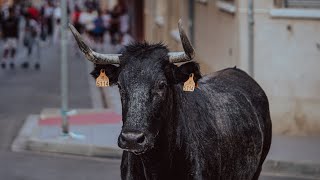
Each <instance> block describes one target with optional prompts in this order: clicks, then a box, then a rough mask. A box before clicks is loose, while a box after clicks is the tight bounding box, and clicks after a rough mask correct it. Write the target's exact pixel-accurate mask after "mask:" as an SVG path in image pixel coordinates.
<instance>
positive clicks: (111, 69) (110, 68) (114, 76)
mask: <svg viewBox="0 0 320 180" xmlns="http://www.w3.org/2000/svg"><path fill="white" fill-rule="evenodd" d="M101 69H104V70H105V72H106V75H107V76H108V78H109V83H110V85H111V86H112V85H115V84H116V83H117V81H118V76H119V69H120V68H119V67H118V66H115V65H111V64H106V65H104V64H103V65H102V64H95V65H94V69H93V71H92V72H91V73H90V74H91V75H92V77H93V78H94V79H97V77H99V75H100V71H101Z"/></svg>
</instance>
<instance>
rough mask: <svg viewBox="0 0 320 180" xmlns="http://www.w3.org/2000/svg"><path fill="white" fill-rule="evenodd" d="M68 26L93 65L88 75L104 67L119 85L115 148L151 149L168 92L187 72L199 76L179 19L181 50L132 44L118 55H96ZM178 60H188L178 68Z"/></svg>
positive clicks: (138, 151) (164, 114) (139, 151)
mask: <svg viewBox="0 0 320 180" xmlns="http://www.w3.org/2000/svg"><path fill="white" fill-rule="evenodd" d="M70 28H71V31H72V33H73V35H74V36H75V39H76V40H77V43H78V45H79V48H80V50H81V51H82V52H83V53H84V55H85V56H86V58H87V59H88V60H89V61H91V62H93V63H94V64H95V70H94V71H93V72H92V73H91V74H92V75H93V76H94V77H95V78H97V77H98V75H99V72H100V70H101V69H105V72H106V74H107V76H108V77H109V79H110V84H111V85H112V84H117V85H118V87H119V91H120V95H121V102H122V117H123V126H122V131H121V134H120V136H119V139H118V145H119V147H120V148H122V149H125V150H128V151H131V152H134V153H135V154H142V153H144V152H146V151H147V150H148V149H151V148H152V147H153V146H154V144H155V142H156V140H157V136H158V134H159V132H160V131H161V129H162V128H163V127H164V125H163V124H165V123H166V122H165V121H166V120H167V119H166V117H167V116H168V113H170V109H168V108H170V107H171V106H170V105H169V104H168V102H172V92H173V91H176V90H177V89H178V90H180V91H181V84H182V83H183V82H185V81H186V80H187V79H188V78H189V75H190V73H194V74H195V80H196V81H197V79H199V78H200V76H201V75H200V71H199V66H198V64H197V63H195V62H188V61H191V60H192V59H193V58H194V55H195V53H194V49H193V47H192V45H191V43H190V41H189V39H188V37H187V36H186V34H185V32H184V30H183V28H182V25H181V20H180V21H179V32H180V38H181V42H182V46H183V49H184V52H172V53H170V52H168V49H167V48H166V47H165V46H163V45H162V44H152V45H150V44H147V43H135V44H131V45H129V46H127V47H126V49H125V50H124V52H123V53H122V54H99V53H97V52H94V51H93V50H91V49H90V48H89V47H88V46H87V45H86V44H85V43H84V41H83V40H82V38H81V36H80V34H79V33H78V32H77V31H76V30H75V28H74V27H73V26H71V25H70ZM182 62H188V63H185V64H183V65H181V66H179V67H178V66H176V65H175V64H174V63H182ZM179 87H180V88H179Z"/></svg>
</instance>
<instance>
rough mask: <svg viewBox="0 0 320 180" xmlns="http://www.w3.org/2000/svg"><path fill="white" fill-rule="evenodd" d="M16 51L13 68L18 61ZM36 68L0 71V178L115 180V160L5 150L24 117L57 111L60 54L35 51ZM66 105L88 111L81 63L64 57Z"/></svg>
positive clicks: (54, 50)
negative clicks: (66, 66)
mask: <svg viewBox="0 0 320 180" xmlns="http://www.w3.org/2000/svg"><path fill="white" fill-rule="evenodd" d="M21 53H23V51H22V49H21V48H20V49H19V51H18V59H17V64H19V63H21V62H22V61H23V60H24V59H22V58H24V55H23V54H21ZM40 63H41V69H40V71H36V70H34V68H33V66H31V67H30V68H29V69H22V68H21V67H20V65H19V66H18V65H16V67H15V69H14V70H11V69H9V68H7V69H1V70H0V83H1V85H0V107H1V108H0V162H1V163H0V179H5V180H19V179H21V180H44V179H46V180H57V179H68V180H73V179H74V180H75V179H77V180H87V179H90V180H101V179H110V180H115V179H120V178H119V177H120V175H119V166H120V161H119V160H109V159H101V158H85V157H80V156H67V155H56V154H40V153H31V152H30V153H29V152H28V153H14V152H10V145H11V143H12V141H13V139H14V138H15V136H16V135H17V133H18V131H19V129H20V127H21V126H22V123H23V121H24V120H25V118H26V117H27V115H29V114H32V113H33V114H39V113H40V111H41V110H42V109H43V108H45V107H49V108H50V107H52V108H58V107H60V71H59V69H60V53H59V51H58V49H57V48H55V47H54V46H52V45H50V46H48V47H45V48H42V50H41V61H40ZM69 65H70V66H69V69H70V71H69V74H70V79H69V80H70V91H69V93H70V96H69V97H70V98H69V101H70V107H71V108H91V99H90V94H89V87H88V74H87V69H86V67H85V65H86V64H85V61H83V59H82V58H81V59H77V58H76V57H74V56H73V55H72V54H71V55H69Z"/></svg>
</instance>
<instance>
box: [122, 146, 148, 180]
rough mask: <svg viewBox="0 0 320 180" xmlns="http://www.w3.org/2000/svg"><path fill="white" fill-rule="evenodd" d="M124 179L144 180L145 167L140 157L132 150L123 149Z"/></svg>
mask: <svg viewBox="0 0 320 180" xmlns="http://www.w3.org/2000/svg"><path fill="white" fill-rule="evenodd" d="M121 179H122V180H144V179H146V178H145V175H144V169H143V164H142V162H141V160H140V158H139V157H138V156H136V155H134V154H133V153H131V152H127V151H123V153H122V161H121Z"/></svg>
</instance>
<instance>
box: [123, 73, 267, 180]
mask: <svg viewBox="0 0 320 180" xmlns="http://www.w3.org/2000/svg"><path fill="white" fill-rule="evenodd" d="M198 83H199V87H198V88H196V89H195V91H194V92H191V93H190V92H183V91H182V86H181V85H176V86H174V87H173V88H172V89H171V93H170V94H171V95H170V96H171V98H168V99H171V101H170V102H167V105H168V106H167V109H164V110H163V115H164V117H163V118H164V119H163V120H165V121H166V122H169V123H168V124H166V125H164V127H163V129H161V131H160V134H159V138H158V140H157V142H156V145H155V148H154V149H153V150H152V151H151V152H148V153H146V154H143V155H140V156H136V155H134V154H133V153H131V152H126V151H125V152H124V153H123V157H122V164H121V174H122V179H177V180H178V179H183V180H184V179H230V180H235V179H239V180H250V179H258V177H259V174H260V171H261V166H262V163H263V161H264V160H265V157H266V155H267V153H268V151H269V148H270V143H271V121H270V115H269V104H268V99H267V97H266V95H265V93H264V91H263V90H262V89H261V87H260V86H259V85H258V84H257V83H256V82H255V81H254V80H253V79H252V78H251V77H249V76H248V75H247V74H246V73H244V72H243V71H241V70H239V69H236V68H229V69H225V70H222V71H219V72H216V73H214V74H212V75H208V76H204V77H202V78H201V79H200V80H199V81H198Z"/></svg>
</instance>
